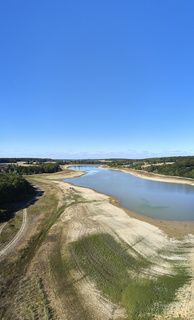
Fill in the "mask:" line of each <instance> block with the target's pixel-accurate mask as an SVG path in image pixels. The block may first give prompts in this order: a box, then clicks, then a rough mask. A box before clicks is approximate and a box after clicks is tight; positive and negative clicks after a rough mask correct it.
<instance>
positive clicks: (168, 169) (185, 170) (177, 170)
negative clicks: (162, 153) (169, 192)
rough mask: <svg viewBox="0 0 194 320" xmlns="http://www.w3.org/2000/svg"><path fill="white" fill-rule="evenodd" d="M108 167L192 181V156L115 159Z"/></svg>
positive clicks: (193, 172)
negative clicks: (190, 179) (143, 171)
mask: <svg viewBox="0 0 194 320" xmlns="http://www.w3.org/2000/svg"><path fill="white" fill-rule="evenodd" d="M109 166H110V167H125V168H130V169H135V170H145V171H147V172H153V173H158V174H164V175H170V176H179V177H185V178H192V179H194V156H185V157H162V158H149V159H141V160H138V159H137V160H128V159H115V160H113V161H112V162H111V163H109Z"/></svg>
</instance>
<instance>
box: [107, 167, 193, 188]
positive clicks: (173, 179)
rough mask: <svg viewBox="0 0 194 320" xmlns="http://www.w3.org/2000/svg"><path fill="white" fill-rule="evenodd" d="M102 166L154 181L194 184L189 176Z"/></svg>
mask: <svg viewBox="0 0 194 320" xmlns="http://www.w3.org/2000/svg"><path fill="white" fill-rule="evenodd" d="M101 167H102V168H107V169H110V170H116V171H122V172H125V173H129V174H132V175H133V176H136V177H138V178H141V179H147V180H154V181H161V182H168V183H180V184H188V185H190V186H194V179H190V178H182V177H175V176H166V175H162V174H156V173H151V172H147V171H143V170H133V169H127V168H126V169H125V168H110V167H108V166H105V165H103V166H101Z"/></svg>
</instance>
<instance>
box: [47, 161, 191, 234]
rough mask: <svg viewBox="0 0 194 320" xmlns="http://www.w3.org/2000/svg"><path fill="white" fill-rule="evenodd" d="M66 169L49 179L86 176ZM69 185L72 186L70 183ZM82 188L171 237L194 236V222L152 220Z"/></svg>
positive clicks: (112, 197)
mask: <svg viewBox="0 0 194 320" xmlns="http://www.w3.org/2000/svg"><path fill="white" fill-rule="evenodd" d="M102 167H103V168H105V166H102ZM64 169H65V170H64V171H61V172H57V173H54V174H51V175H48V176H47V177H48V178H49V179H52V180H53V178H54V177H56V178H54V179H56V180H62V181H63V179H68V178H73V177H79V176H82V175H84V174H85V172H83V171H75V170H71V169H68V168H67V167H66V168H64ZM111 170H112V169H111ZM113 170H117V171H123V172H126V173H129V174H132V173H131V172H129V170H126V169H121V170H119V169H113ZM130 171H131V170H130ZM133 174H134V175H137V176H139V172H138V173H135V172H133ZM141 178H142V179H143V175H141ZM148 178H149V177H147V179H148ZM162 178H163V177H162ZM164 178H165V177H164ZM159 179H161V177H159V178H158V177H156V176H154V177H153V179H150V180H156V181H161V180H159ZM169 180H170V181H169ZM175 180H176V181H177V179H175ZM181 181H182V182H181V183H184V182H183V181H184V179H181ZM63 182H64V181H63ZM161 182H167V181H164V179H163V180H162V181H161ZM168 182H170V183H173V182H172V181H171V179H168ZM64 183H65V182H64ZM174 183H178V182H174ZM68 184H69V185H70V183H68ZM82 188H85V189H91V190H93V191H94V192H96V193H99V194H102V195H106V196H107V197H109V199H110V203H111V204H113V205H114V206H116V207H118V208H121V209H122V210H123V211H124V212H125V213H126V214H127V215H128V216H130V217H131V218H135V219H138V220H140V221H144V222H147V223H149V224H151V225H154V226H155V227H158V228H159V229H161V230H162V231H164V232H165V233H166V234H168V235H169V236H171V237H183V236H185V235H188V234H194V221H172V220H162V219H156V218H150V217H147V216H144V215H141V214H139V213H137V212H135V211H132V210H130V209H126V208H124V207H123V206H121V205H120V199H119V198H116V197H114V196H111V195H108V194H105V193H102V192H98V191H96V190H94V189H92V188H86V187H82Z"/></svg>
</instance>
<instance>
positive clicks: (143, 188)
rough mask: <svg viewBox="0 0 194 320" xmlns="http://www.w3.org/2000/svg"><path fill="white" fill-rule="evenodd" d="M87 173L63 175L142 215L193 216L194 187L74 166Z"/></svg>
mask: <svg viewBox="0 0 194 320" xmlns="http://www.w3.org/2000/svg"><path fill="white" fill-rule="evenodd" d="M69 168H70V169H73V170H80V171H85V172H87V174H85V175H83V176H81V177H77V178H72V179H65V180H64V181H65V182H70V183H72V184H74V185H77V186H81V187H87V188H92V189H94V190H96V191H99V192H102V193H106V194H108V195H112V196H115V197H117V198H119V199H120V205H121V206H123V207H125V208H127V209H130V210H133V211H135V212H138V213H140V214H143V215H145V216H148V217H151V218H157V219H164V220H179V221H193V220H194V187H193V186H189V185H183V184H175V183H165V182H158V181H151V180H146V179H141V178H138V177H135V176H133V175H130V174H128V173H124V172H121V171H114V170H111V169H102V168H98V167H97V166H80V167H79V166H74V167H69Z"/></svg>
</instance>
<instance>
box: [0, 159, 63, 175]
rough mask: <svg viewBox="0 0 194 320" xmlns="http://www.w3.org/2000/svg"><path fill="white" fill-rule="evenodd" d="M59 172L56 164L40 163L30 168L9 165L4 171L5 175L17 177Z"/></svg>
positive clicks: (58, 166) (59, 169)
mask: <svg viewBox="0 0 194 320" xmlns="http://www.w3.org/2000/svg"><path fill="white" fill-rule="evenodd" d="M58 171H61V168H60V165H59V164H58V163H50V162H48V163H47V162H46V163H42V164H40V165H32V166H18V165H15V164H13V165H9V166H8V167H7V168H6V169H5V172H6V173H12V172H13V173H17V174H19V175H23V174H24V175H29V174H38V173H54V172H58Z"/></svg>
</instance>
